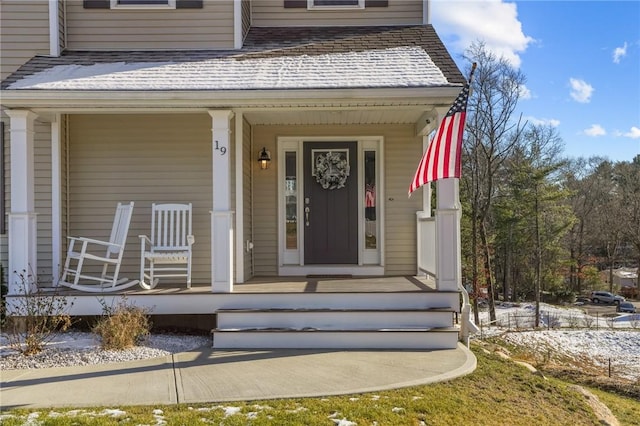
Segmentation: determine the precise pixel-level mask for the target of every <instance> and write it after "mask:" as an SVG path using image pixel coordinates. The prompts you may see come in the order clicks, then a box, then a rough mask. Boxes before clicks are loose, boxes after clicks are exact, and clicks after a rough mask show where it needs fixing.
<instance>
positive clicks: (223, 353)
mask: <svg viewBox="0 0 640 426" xmlns="http://www.w3.org/2000/svg"><path fill="white" fill-rule="evenodd" d="M475 367H476V358H475V356H474V355H473V353H471V352H470V351H469V350H468V349H467V348H466V347H464V346H462V345H458V348H457V349H447V350H433V351H415V350H406V351H399V350H350V351H345V350H326V349H324V350H312V349H305V350H289V349H275V350H251V351H248V350H235V351H233V350H213V349H208V348H207V349H202V350H199V351H193V352H185V353H179V354H174V355H172V356H167V357H161V358H155V359H150V360H143V361H133V362H126V363H116V364H103V365H92V366H82V367H59V368H47V369H33V370H6V371H2V372H1V374H2V375H1V379H2V380H1V383H0V386H1V389H0V407H1V408H2V410H8V409H13V408H43V407H65V406H66V407H87V406H106V407H112V408H113V407H118V406H124V405H156V404H157V405H160V404H176V403H200V402H202V403H204V402H222V401H239V400H240V401H244V400H246V401H250V400H260V399H272V398H293V397H319V396H328V395H341V394H353V393H361V392H373V391H381V390H385V389H393V388H400V387H406V386H414V385H422V384H428V383H433V382H438V381H443V380H448V379H453V378H455V377H459V376H462V375H465V374H468V373H471V372H472V371H473V370H474V369H475Z"/></svg>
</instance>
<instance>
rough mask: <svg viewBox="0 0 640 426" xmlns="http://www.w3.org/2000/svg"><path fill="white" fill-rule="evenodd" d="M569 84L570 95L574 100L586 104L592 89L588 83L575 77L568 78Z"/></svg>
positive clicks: (589, 99)
mask: <svg viewBox="0 0 640 426" xmlns="http://www.w3.org/2000/svg"><path fill="white" fill-rule="evenodd" d="M569 85H570V86H571V97H572V98H573V99H574V100H575V101H576V102H580V103H582V104H587V103H589V102H590V101H591V95H592V94H593V90H594V89H593V86H591V85H590V84H589V83H587V82H586V81H584V80H580V79H577V78H570V79H569Z"/></svg>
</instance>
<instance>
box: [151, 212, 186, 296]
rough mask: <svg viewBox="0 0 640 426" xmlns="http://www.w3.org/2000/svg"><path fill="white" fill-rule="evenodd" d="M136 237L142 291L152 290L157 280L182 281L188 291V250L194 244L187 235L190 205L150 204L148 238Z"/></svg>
mask: <svg viewBox="0 0 640 426" xmlns="http://www.w3.org/2000/svg"><path fill="white" fill-rule="evenodd" d="M139 237H140V240H141V245H140V286H141V287H142V288H145V289H148V290H150V289H152V288H154V287H155V286H157V285H158V280H159V278H160V277H186V279H187V288H191V246H192V245H193V244H194V242H195V238H194V236H193V235H192V233H191V203H189V204H156V203H153V204H152V206H151V238H149V237H147V236H146V235H139ZM147 262H149V266H148V267H147V266H146V263H147ZM157 265H170V266H162V267H158V266H157Z"/></svg>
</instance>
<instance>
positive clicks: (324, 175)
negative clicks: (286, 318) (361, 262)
mask: <svg viewBox="0 0 640 426" xmlns="http://www.w3.org/2000/svg"><path fill="white" fill-rule="evenodd" d="M346 164H348V165H349V170H348V175H347V171H346V168H345V165H346ZM357 164H358V160H357V142H305V143H304V160H303V166H304V200H303V204H304V205H303V208H304V211H305V215H304V263H305V264H307V265H310V264H356V263H358V186H357V185H358V178H357V176H358V171H357Z"/></svg>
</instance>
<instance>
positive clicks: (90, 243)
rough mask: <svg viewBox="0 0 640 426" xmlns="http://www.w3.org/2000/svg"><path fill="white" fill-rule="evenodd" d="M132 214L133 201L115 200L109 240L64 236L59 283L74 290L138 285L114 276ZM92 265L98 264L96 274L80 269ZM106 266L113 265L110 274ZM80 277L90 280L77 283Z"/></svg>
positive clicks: (117, 268)
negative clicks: (65, 248)
mask: <svg viewBox="0 0 640 426" xmlns="http://www.w3.org/2000/svg"><path fill="white" fill-rule="evenodd" d="M132 213H133V201H132V202H130V203H129V204H122V203H118V207H117V208H116V214H115V217H114V219H113V227H112V228H111V236H110V237H109V241H101V240H95V239H92V238H85V237H68V238H69V240H70V241H69V249H68V251H67V259H66V261H65V264H64V272H63V273H62V278H61V279H60V282H59V283H60V284H61V285H64V286H67V287H70V288H73V289H76V290H81V291H87V292H93V293H98V292H105V291H118V290H122V289H125V288H128V287H132V286H134V285H136V284H138V280H134V281H130V280H129V279H127V278H121V279H119V278H118V275H119V273H120V265H121V263H122V255H123V254H124V246H125V243H126V242H127V234H128V232H129V224H130V223H131V214H132ZM76 243H78V244H79V245H80V247H79V248H77V247H76ZM103 250H104V251H103ZM72 261H74V262H76V267H75V269H72V267H71V262H72ZM96 264H98V265H99V266H102V273H101V274H100V275H92V274H90V273H83V272H82V269H83V268H84V267H86V266H94V265H96ZM110 267H111V268H113V273H112V274H110V273H109V270H110ZM81 278H82V279H83V280H88V281H90V282H91V283H89V284H84V283H80V279H81Z"/></svg>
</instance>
